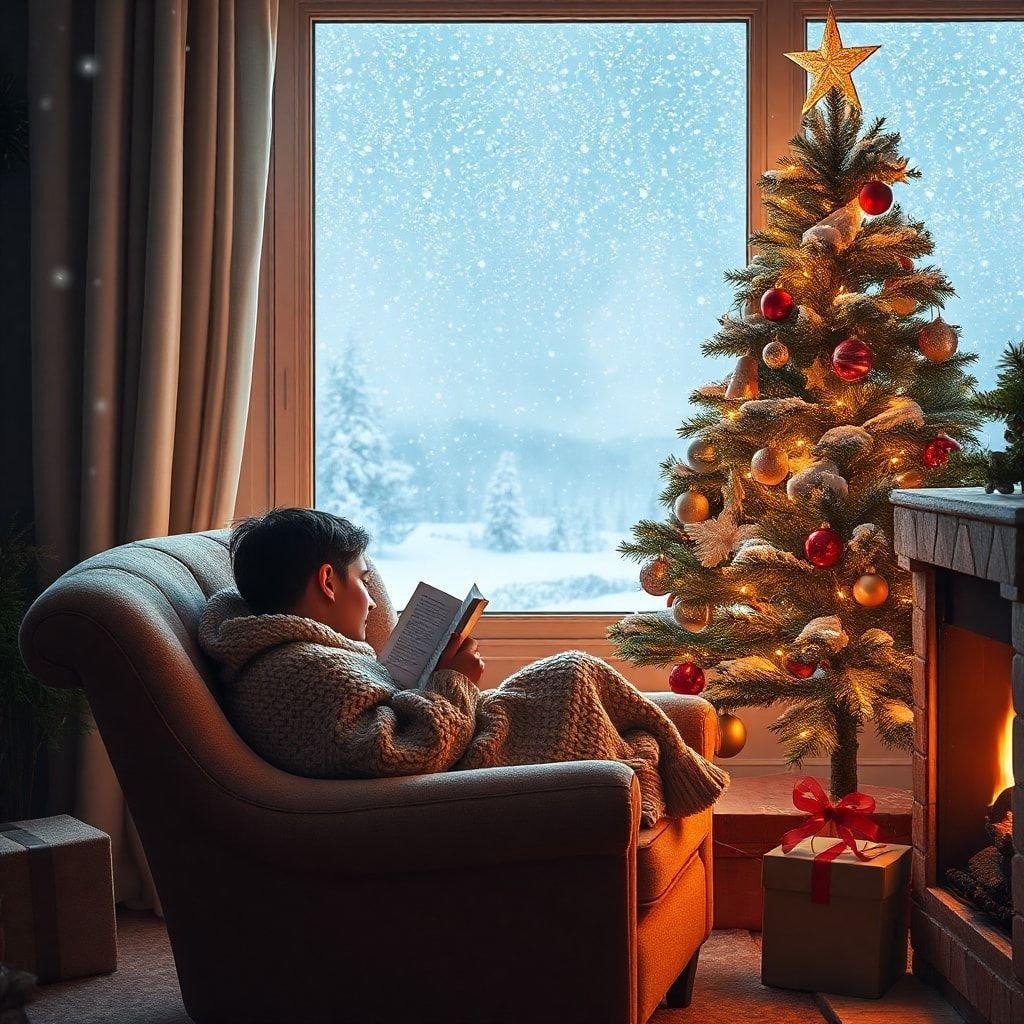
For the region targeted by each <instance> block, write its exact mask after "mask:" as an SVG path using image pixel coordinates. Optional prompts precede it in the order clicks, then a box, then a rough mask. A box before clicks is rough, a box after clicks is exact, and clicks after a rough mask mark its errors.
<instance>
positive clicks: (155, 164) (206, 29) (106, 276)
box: [29, 0, 278, 912]
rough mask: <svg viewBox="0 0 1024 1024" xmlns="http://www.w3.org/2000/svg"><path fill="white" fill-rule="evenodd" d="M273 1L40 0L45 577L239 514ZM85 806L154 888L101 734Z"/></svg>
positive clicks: (93, 739) (34, 168)
mask: <svg viewBox="0 0 1024 1024" xmlns="http://www.w3.org/2000/svg"><path fill="white" fill-rule="evenodd" d="M277 9H278V3H277V0H120V2H116V0H88V2H82V0H33V3H32V4H31V5H30V12H31V13H30V19H31V20H30V26H29V102H30V105H31V175H32V177H31V190H32V199H31V202H32V211H31V216H32V267H31V281H32V299H31V301H32V402H33V410H32V445H33V467H34V486H35V529H36V540H37V543H38V544H40V545H41V546H44V547H45V548H46V549H47V550H48V551H49V552H50V553H51V554H52V556H53V558H52V562H51V565H50V568H49V575H50V576H51V577H53V576H56V575H58V574H59V573H61V572H63V571H64V570H65V569H67V568H68V567H69V566H71V565H74V564H75V563H76V562H78V561H80V560H81V559H82V558H85V557H87V556H89V555H91V554H94V553H95V552H97V551H102V550H104V549H106V548H109V547H112V546H113V545H116V544H121V543H124V542H126V541H130V540H136V539H140V538H143V537H152V536H162V535H166V534H174V533H185V532H191V531H195V530H206V529H211V528H213V527H218V526H223V525H225V524H226V523H227V522H228V521H229V520H230V518H231V516H232V512H233V508H234V502H235V493H236V489H237V484H238V477H239V471H240V465H241V459H242V445H243V439H244V435H245V421H246V412H247V408H248V403H249V387H250V380H251V375H252V360H253V348H254V342H255V333H256V309H257V291H258V280H259V261H260V250H261V246H262V239H263V219H264V217H263V212H264V205H265V201H266V192H267V173H268V166H269V156H270V139H271V93H272V87H273V77H274V61H275V53H276V41H277ZM74 811H75V814H76V815H77V816H78V817H80V818H82V819H83V820H85V821H88V822H89V823H91V824H93V825H95V826H97V827H98V828H101V829H103V831H105V832H107V833H108V834H109V835H110V837H111V840H112V842H113V851H114V878H115V890H116V898H117V899H118V901H123V902H125V903H126V904H127V905H129V906H133V907H147V906H152V907H154V908H155V909H156V910H157V912H159V905H158V902H157V900H156V894H155V891H154V889H153V883H152V879H151V877H150V875H149V870H148V867H147V865H146V861H145V857H144V856H143V854H142V850H141V847H140V845H139V842H138V836H137V834H136V832H135V829H134V826H133V825H132V822H131V818H130V815H129V814H128V813H127V810H126V808H125V805H124V801H123V798H122V796H121V791H120V788H119V786H118V784H117V780H116V778H115V777H114V773H113V771H112V769H111V766H110V762H109V760H108V758H107V755H106V751H105V749H104V747H103V744H102V741H101V740H100V738H99V735H98V733H96V732H92V733H91V734H90V735H89V736H88V737H87V738H86V739H85V740H84V741H83V742H82V743H81V744H80V746H79V749H78V773H77V784H76V796H75V806H74Z"/></svg>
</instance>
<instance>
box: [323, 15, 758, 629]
mask: <svg viewBox="0 0 1024 1024" xmlns="http://www.w3.org/2000/svg"><path fill="white" fill-rule="evenodd" d="M746 32H747V29H746V25H745V24H744V23H742V22H729V21H722V22H710V23H707V22H705V23H700V22H667V23H664V22H658V23H640V24H631V23H628V22H627V23H623V22H603V23H601V22H598V23H576V24H555V23H550V24H522V23H519V24H510V23H505V24H487V23H444V24H438V23H433V24H431V23H401V24H394V23H390V24H389V23H352V22H326V23H325V22H321V23H317V24H316V25H315V26H314V30H313V88H314V93H313V119H314V120H313V147H312V151H313V165H314V171H313V211H314V212H313V222H314V231H313V245H314V267H315V270H314V319H313V323H314V333H315V339H316V341H315V349H314V352H315V356H314V359H315V380H316V391H315V501H316V505H317V507H319V508H324V509H327V510H329V511H333V512H336V513H338V514H340V515H346V516H348V517H350V518H352V519H353V520H354V521H356V522H360V523H363V524H365V525H367V526H368V527H369V528H370V530H371V532H372V533H373V535H374V539H375V541H374V544H373V546H372V547H371V550H370V553H371V556H372V557H373V558H374V560H375V561H376V562H377V564H378V565H379V566H380V567H381V570H382V572H383V574H384V576H385V578H386V579H387V581H388V587H389V590H390V592H391V594H392V596H393V599H394V600H395V603H396V605H397V606H399V607H401V606H402V605H404V603H405V600H406V599H407V598H408V596H409V595H410V594H411V593H412V590H413V588H414V587H415V585H416V583H417V582H418V581H419V580H420V579H427V580H429V581H430V582H432V583H434V584H436V585H438V586H440V587H442V588H447V589H450V590H451V591H452V592H453V593H462V592H463V591H464V590H465V589H466V587H467V586H468V584H469V582H471V581H472V580H473V579H474V578H478V579H479V580H480V581H481V584H482V585H483V586H484V589H485V591H486V592H487V594H488V596H489V597H490V599H491V605H490V609H493V610H495V611H544V612H552V611H558V612H594V611H598V612H609V613H613V612H619V613H621V612H625V611H631V610H635V609H639V608H655V607H663V606H664V600H663V599H662V598H652V597H650V596H649V595H647V594H646V593H644V592H643V591H642V590H641V589H640V588H639V585H638V582H637V574H636V567H635V565H634V564H633V563H632V562H630V561H627V560H625V559H623V558H622V556H621V555H620V554H618V552H617V551H616V546H617V544H618V543H619V542H620V540H622V539H623V538H624V537H627V536H628V535H629V528H630V526H632V524H633V523H635V522H636V521H637V520H638V519H640V518H644V517H646V518H660V517H661V516H662V515H663V510H662V509H661V506H660V504H659V503H658V501H657V497H658V493H659V492H660V490H661V487H662V481H661V479H660V477H659V475H658V463H659V462H660V461H661V460H662V459H663V458H665V457H666V456H667V455H669V454H679V449H680V445H681V442H679V441H678V440H677V439H676V434H675V428H676V427H677V426H678V424H679V422H680V421H681V419H682V418H683V417H684V415H686V412H687V396H688V395H689V393H690V392H691V391H692V390H693V388H694V387H696V386H699V385H700V384H703V383H705V382H706V381H707V380H709V379H711V378H713V377H715V376H716V375H717V376H718V377H722V376H724V375H725V374H726V373H727V372H728V370H729V369H730V366H731V364H723V365H721V366H717V367H715V366H710V365H709V364H708V363H707V361H706V360H705V359H704V358H703V357H702V355H701V353H700V348H699V343H700V341H701V340H702V339H703V338H705V337H707V336H709V335H710V334H712V333H714V329H715V326H716V320H717V318H718V317H719V316H720V315H721V314H722V312H723V311H724V310H725V309H726V308H727V307H728V306H729V304H730V303H731V301H732V294H731V290H730V289H729V288H728V287H727V286H726V285H725V283H724V281H723V277H722V275H723V271H724V270H725V269H726V268H728V267H733V266H737V265H741V264H743V263H745V243H746V235H747V202H746V183H747V153H746V150H747V134H746V131H745V130H744V126H745V124H746V120H747V111H746V102H747V90H746V82H747V56H746V55H747V43H746ZM638 339H643V344H638V343H637V342H638Z"/></svg>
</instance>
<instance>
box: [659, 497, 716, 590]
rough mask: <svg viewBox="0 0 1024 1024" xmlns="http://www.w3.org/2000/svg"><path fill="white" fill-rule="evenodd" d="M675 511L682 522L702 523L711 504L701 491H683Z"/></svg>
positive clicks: (677, 500) (677, 499)
mask: <svg viewBox="0 0 1024 1024" xmlns="http://www.w3.org/2000/svg"><path fill="white" fill-rule="evenodd" d="M674 511H675V514H676V519H678V520H679V522H681V523H702V522H704V520H705V519H707V517H708V514H709V513H710V511H711V505H710V504H709V503H708V499H707V498H705V497H704V495H703V494H701V493H700V491H683V493H682V494H680V495H679V497H678V498H676V503H675V506H674ZM662 593H664V591H662Z"/></svg>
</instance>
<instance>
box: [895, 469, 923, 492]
mask: <svg viewBox="0 0 1024 1024" xmlns="http://www.w3.org/2000/svg"><path fill="white" fill-rule="evenodd" d="M896 483H897V484H899V485H900V487H904V488H907V489H910V488H913V487H920V486H921V484H923V483H924V473H922V472H921V470H919V469H907V470H904V471H903V472H902V473H898V474H897V475H896Z"/></svg>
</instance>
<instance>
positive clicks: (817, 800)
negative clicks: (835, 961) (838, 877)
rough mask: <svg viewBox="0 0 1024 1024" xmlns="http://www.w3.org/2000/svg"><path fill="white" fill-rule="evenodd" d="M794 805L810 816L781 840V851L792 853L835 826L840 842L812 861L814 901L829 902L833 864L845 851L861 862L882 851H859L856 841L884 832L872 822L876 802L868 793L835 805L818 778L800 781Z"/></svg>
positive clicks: (868, 838) (850, 796)
mask: <svg viewBox="0 0 1024 1024" xmlns="http://www.w3.org/2000/svg"><path fill="white" fill-rule="evenodd" d="M793 804H794V806H796V807H797V808H798V809H799V810H801V811H807V812H808V813H809V814H810V817H809V818H808V819H807V820H806V821H805V822H804V823H803V824H802V825H798V826H797V827H796V828H791V829H790V830H789V831H788V832H787V833H786V834H785V835H784V836H783V837H782V852H783V853H790V852H792V850H793V848H794V847H795V846H796V845H797V843H799V842H800V841H801V840H804V839H807V838H809V837H810V836H816V835H819V834H820V833H821V832H822V831H824V829H825V827H826V826H827V825H829V824H831V825H834V826H835V829H836V833H837V834H838V836H839V842H838V843H836V844H835V845H834V846H830V847H829V848H828V849H827V850H822V852H821V853H819V854H816V855H815V857H814V860H813V861H812V862H811V902H812V903H828V901H829V878H830V874H831V866H832V861H834V860H835V859H836V857H838V856H839V855H840V854H841V853H842V852H843V850H850V851H852V853H853V855H854V856H855V857H857V859H858V860H865V861H867V860H871V859H872V855H873V856H878V854H879V853H880V852H881V850H882V848H881V847H878V846H875V847H865V849H863V850H860V849H858V848H857V838H858V837H859V838H860V839H865V840H868V841H871V840H875V839H878V837H879V836H880V834H881V832H880V830H879V828H878V825H877V824H876V823H875V822H874V821H872V820H871V817H870V815H872V814H874V813H875V801H874V799H873V798H872V797H870V796H868V795H867V794H866V793H849V794H848V795H847V796H844V797H843V798H842V800H839V801H837V802H836V803H832V801H831V800H830V799H829V798H828V797H827V796H826V795H825V791H824V790H823V789H822V788H821V786H820V785H819V783H818V780H817V779H811V778H806V779H801V780H800V781H799V782H798V783H797V784H796V785H795V786H794V787H793Z"/></svg>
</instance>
